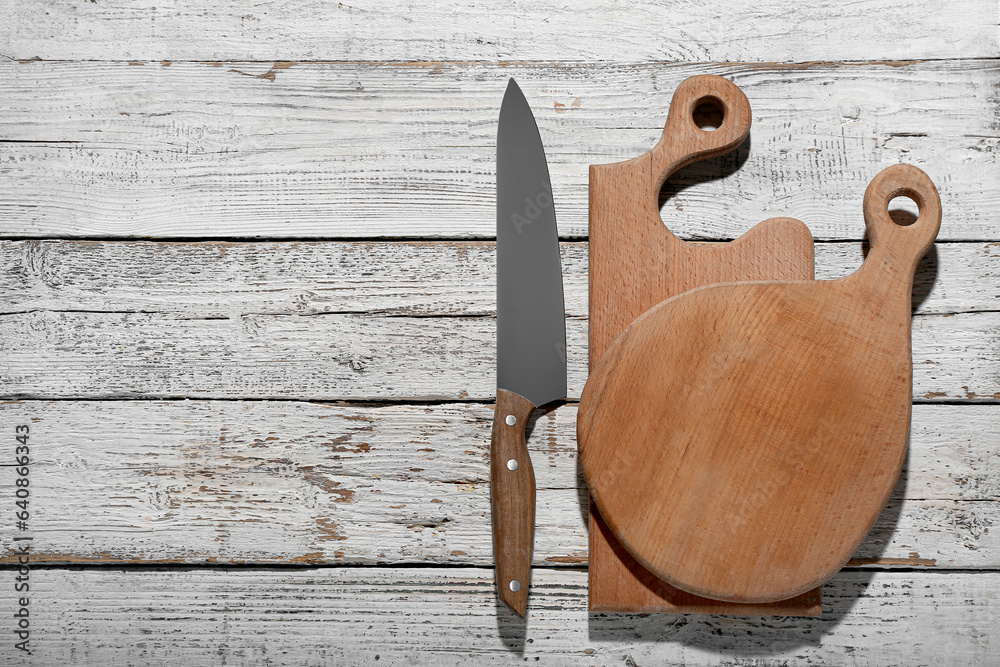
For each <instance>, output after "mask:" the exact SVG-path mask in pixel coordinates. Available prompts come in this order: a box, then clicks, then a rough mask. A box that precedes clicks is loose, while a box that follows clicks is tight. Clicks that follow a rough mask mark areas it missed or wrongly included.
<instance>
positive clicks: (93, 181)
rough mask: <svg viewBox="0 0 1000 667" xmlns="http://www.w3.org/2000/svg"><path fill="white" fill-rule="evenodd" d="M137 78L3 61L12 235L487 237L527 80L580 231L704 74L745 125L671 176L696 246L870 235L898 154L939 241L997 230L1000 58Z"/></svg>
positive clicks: (2, 150)
mask: <svg viewBox="0 0 1000 667" xmlns="http://www.w3.org/2000/svg"><path fill="white" fill-rule="evenodd" d="M86 4H91V3H86ZM102 4H103V3H102ZM866 4H867V3H866ZM856 6H857V5H856V4H855V5H851V7H856ZM19 11H27V10H24V9H21V10H19ZM943 14H945V13H944V12H935V16H937V17H940V16H942V15H943ZM564 29H565V27H561V28H560V30H564ZM720 34H721V33H720ZM814 38H815V37H814V36H812V37H810V39H814ZM575 39H578V38H575ZM774 41H775V43H780V42H781V40H780V39H774ZM581 43H582V42H581ZM850 43H860V40H859V39H857V36H855V37H852V39H851V40H850ZM966 55H968V54H966ZM137 65H139V66H133V65H131V64H129V63H127V62H114V63H106V62H79V61H74V62H26V63H19V62H5V63H2V64H0V81H3V84H4V88H3V93H4V113H3V114H0V236H31V237H46V236H60V237H72V236H90V237H95V236H96V237H105V236H107V237H174V238H176V237H207V238H231V237H260V238H278V237H301V238H309V237H312V238H339V237H379V236H397V237H398V236H405V237H422V238H432V237H433V238H473V237H475V238H490V237H493V236H494V231H495V230H494V227H495V212H494V209H493V206H494V187H495V186H494V180H495V179H494V164H493V163H494V157H495V141H496V139H495V132H496V116H497V110H498V107H499V103H500V99H501V97H502V93H503V89H504V86H505V85H506V81H507V79H508V77H511V76H514V77H516V78H517V80H518V82H519V83H520V85H521V87H522V88H523V90H524V91H525V94H526V95H527V98H528V100H529V102H530V103H531V105H532V108H533V110H534V112H535V115H536V119H537V121H538V125H539V131H540V133H541V137H542V140H543V143H544V145H545V148H546V152H547V156H548V160H549V168H550V172H551V176H552V185H553V192H554V197H555V201H556V205H557V209H558V224H559V231H560V233H561V234H562V235H563V236H564V237H583V236H585V235H586V233H587V167H588V165H589V164H594V163H605V162H614V161H618V160H622V159H627V158H631V157H634V156H637V155H639V154H641V153H643V152H645V151H646V150H648V149H649V148H650V147H651V146H653V145H654V144H655V142H656V140H657V139H658V138H659V136H660V133H661V130H662V127H663V123H664V121H665V119H666V111H667V105H668V103H669V100H670V96H671V94H672V93H673V90H674V88H675V87H676V86H677V84H678V83H679V82H680V81H681V80H683V79H684V78H686V77H689V76H692V75H695V74H703V73H715V74H721V75H723V76H726V77H728V78H731V79H732V80H733V81H734V82H735V83H736V84H738V85H739V86H741V87H742V88H743V90H744V91H745V92H746V94H747V96H748V98H749V99H750V103H751V105H752V107H753V128H752V130H751V135H750V140H749V141H750V143H749V146H748V145H747V144H744V146H743V147H742V148H741V149H740V150H739V151H738V152H737V153H736V154H730V155H729V156H723V157H722V158H718V159H715V160H711V161H708V162H706V163H703V164H701V165H695V166H692V167H690V168H688V169H685V170H682V171H681V172H680V173H678V174H677V176H676V177H675V178H674V179H673V180H672V185H670V186H669V187H668V189H667V193H668V194H670V195H671V196H670V197H669V198H667V199H666V203H665V204H664V207H663V209H662V215H663V217H664V219H665V221H666V222H667V224H668V226H670V228H671V229H672V230H673V231H675V232H676V233H677V234H679V235H681V236H682V237H684V238H689V239H690V238H696V239H697V238H700V239H725V238H733V237H736V236H738V235H740V234H741V233H743V232H745V231H746V230H747V229H749V228H750V227H751V226H752V225H753V224H755V223H757V222H760V221H761V220H763V219H765V218H768V217H773V216H777V215H788V216H792V217H796V218H800V219H801V220H802V221H804V222H805V223H806V224H807V225H809V228H810V230H811V231H812V233H813V235H814V236H815V237H816V238H819V239H855V240H860V239H861V238H862V235H863V233H864V224H863V222H862V218H861V198H862V195H863V193H864V190H865V187H866V186H867V185H868V182H869V180H870V179H871V178H873V177H874V176H875V174H876V173H878V172H879V171H880V170H881V169H882V168H884V167H886V166H888V165H890V164H895V163H897V162H908V163H911V164H915V165H917V166H919V167H921V168H923V169H924V170H926V171H927V172H928V173H929V174H930V176H931V177H932V179H934V181H935V183H936V184H937V187H938V188H939V190H940V192H941V197H942V201H943V207H944V222H943V224H942V227H941V233H940V235H939V237H938V238H939V240H942V241H947V240H992V239H994V238H996V229H997V227H998V224H1000V218H998V214H997V210H998V209H1000V164H998V162H997V150H998V142H1000V136H998V133H997V129H996V128H997V125H998V123H1000V110H998V106H997V104H996V97H997V93H996V91H997V89H998V86H1000V68H998V66H997V61H996V60H932V61H926V62H913V63H897V62H893V63H867V62H866V63H857V64H846V63H841V62H833V63H813V64H793V65H775V64H767V63H761V64H668V63H660V62H627V63H606V62H597V63H567V62H556V63H551V64H547V63H524V62H516V63H479V62H454V63H452V62H440V63H426V62H419V63H398V62H393V63H353V62H336V63H310V62H303V63H298V64H296V63H292V62H278V63H272V62H263V63H262V62H201V63H199V62H195V63H191V62H174V63H172V64H169V66H166V64H161V63H158V62H141V63H137Z"/></svg>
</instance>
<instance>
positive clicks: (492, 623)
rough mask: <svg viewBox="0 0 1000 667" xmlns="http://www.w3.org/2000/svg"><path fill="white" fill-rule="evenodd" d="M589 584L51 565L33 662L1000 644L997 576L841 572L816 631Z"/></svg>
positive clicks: (575, 657)
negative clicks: (614, 602)
mask: <svg viewBox="0 0 1000 667" xmlns="http://www.w3.org/2000/svg"><path fill="white" fill-rule="evenodd" d="M9 574H10V576H11V578H12V577H13V573H9ZM586 576H587V575H586V573H585V572H581V571H578V570H549V569H541V570H536V571H535V572H534V574H533V578H532V579H533V581H532V583H533V585H532V594H531V599H530V602H529V611H528V620H527V622H523V621H518V620H516V619H515V617H513V615H512V614H510V612H507V611H505V610H504V609H503V608H501V607H498V603H497V601H496V593H495V591H494V590H493V587H494V584H493V572H492V570H490V569H478V568H405V569H399V568H324V569H302V570H300V569H279V570H268V569H252V570H243V569H237V570H232V569H224V570H223V569H216V568H202V569H160V568H142V569H126V570H122V569H119V568H108V569H104V568H102V569H96V570H79V569H71V570H63V569H51V570H48V569H47V570H45V571H43V572H38V571H36V572H32V573H31V599H30V603H29V604H30V607H29V609H30V614H31V616H30V627H31V632H32V634H31V641H30V647H31V649H32V651H33V654H34V657H33V659H32V662H38V661H43V662H45V664H58V663H65V664H104V665H110V664H129V665H163V664H184V665H190V666H191V667H200V666H208V665H219V664H233V663H238V664H245V665H270V664H275V663H281V664H324V665H325V664H333V665H373V664H389V665H394V664H433V665H443V666H447V665H501V664H503V665H506V664H524V663H525V662H527V663H528V664H533V663H535V662H536V661H537V662H539V664H544V665H580V664H584V665H623V664H624V665H665V664H672V665H674V664H679V665H723V664H726V665H730V664H734V662H733V660H734V659H735V660H737V661H738V662H739V664H754V665H779V664H782V665H783V664H793V663H794V664H802V665H830V664H843V663H844V662H845V659H846V660H847V661H854V662H857V663H858V664H865V665H899V664H921V665H925V664H926V665H933V664H963V665H985V664H995V657H996V651H997V646H998V644H1000V632H998V628H1000V602H998V600H997V597H996V595H995V591H996V589H997V586H1000V574H998V573H995V572H990V573H954V574H949V575H947V576H942V575H940V574H934V573H928V572H843V573H841V574H839V575H837V577H836V578H834V579H833V581H831V582H830V583H829V584H827V585H826V586H824V588H823V617H822V618H808V619H807V618H783V617H777V618H774V617H771V618H760V617H757V618H730V617H724V616H677V615H658V614H653V615H638V616H637V615H629V614H588V613H587V593H586V584H587V580H586ZM0 591H2V592H0V612H2V613H3V615H4V616H5V617H6V618H8V619H9V618H11V615H12V614H13V613H14V611H15V610H16V609H17V607H16V603H17V600H16V597H15V596H16V593H15V592H14V587H13V586H3V587H2V589H0ZM13 645H14V640H13V639H10V640H9V641H7V642H4V644H3V645H2V646H0V656H2V658H3V659H4V660H5V661H7V662H11V663H13V661H15V660H18V661H20V660H22V659H23V658H22V657H20V656H18V652H17V650H16V649H15V648H14V646H13Z"/></svg>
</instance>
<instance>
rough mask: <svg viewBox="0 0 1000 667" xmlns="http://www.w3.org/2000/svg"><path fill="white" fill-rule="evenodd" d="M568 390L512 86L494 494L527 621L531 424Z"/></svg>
mask: <svg viewBox="0 0 1000 667" xmlns="http://www.w3.org/2000/svg"><path fill="white" fill-rule="evenodd" d="M565 396H566V315H565V310H564V306H563V285H562V265H561V263H560V260H559V237H558V233H557V230H556V216H555V206H554V204H553V201H552V186H551V183H550V181H549V168H548V165H547V163H546V161H545V150H544V148H543V147H542V141H541V138H540V137H539V135H538V127H537V126H536V125H535V118H534V116H533V115H532V113H531V108H530V107H529V106H528V101H527V100H526V99H525V98H524V94H523V93H522V92H521V89H520V88H519V87H518V85H517V82H515V81H514V79H510V80H509V81H508V82H507V90H506V92H505V93H504V97H503V103H502V104H501V106H500V120H499V123H498V128H497V403H496V408H495V411H494V414H493V432H492V436H491V442H490V497H491V504H492V510H493V553H494V558H495V559H496V576H497V594H498V596H499V598H500V600H501V601H502V602H503V603H504V604H506V605H507V606H508V607H509V608H510V609H511V610H512V611H514V612H515V613H516V614H518V615H519V616H521V617H524V615H525V613H526V611H527V605H528V586H529V583H530V581H529V580H530V577H531V553H532V549H533V545H534V536H535V474H534V470H533V468H532V466H531V459H530V457H529V456H528V448H527V444H526V442H525V427H526V426H527V423H528V418H529V417H530V416H531V413H532V411H533V410H534V409H535V407H537V406H540V405H543V404H545V403H549V402H551V401H554V400H557V399H560V398H563V397H565Z"/></svg>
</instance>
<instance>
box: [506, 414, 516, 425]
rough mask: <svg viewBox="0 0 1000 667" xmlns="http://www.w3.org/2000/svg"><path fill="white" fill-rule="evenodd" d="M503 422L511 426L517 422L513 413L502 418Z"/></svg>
mask: <svg viewBox="0 0 1000 667" xmlns="http://www.w3.org/2000/svg"><path fill="white" fill-rule="evenodd" d="M504 422H505V423H506V424H507V426H513V425H514V424H516V423H517V417H515V416H514V415H507V419H504Z"/></svg>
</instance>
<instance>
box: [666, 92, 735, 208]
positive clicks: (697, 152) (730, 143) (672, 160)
mask: <svg viewBox="0 0 1000 667" xmlns="http://www.w3.org/2000/svg"><path fill="white" fill-rule="evenodd" d="M703 104H710V105H713V106H715V107H717V108H718V109H719V110H720V111H721V112H722V124H721V125H720V126H719V127H718V128H716V129H715V130H703V129H701V128H700V127H698V124H697V123H695V119H694V113H695V110H696V109H697V108H698V107H699V106H701V105H703ZM749 134H750V101H749V100H747V96H746V95H744V94H743V91H742V90H740V89H739V87H738V86H737V85H736V84H734V83H733V82H732V81H729V80H728V79H724V78H722V77H721V76H716V75H714V74H701V75H699V76H692V77H690V78H688V79H685V80H684V81H682V82H681V84H680V85H679V86H677V90H675V91H674V96H673V98H671V100H670V111H669V113H668V114H667V122H666V125H664V127H663V134H662V135H660V140H659V142H658V143H657V144H656V146H655V147H654V148H653V150H652V151H650V152H651V154H652V171H653V173H654V174H658V175H657V178H656V180H655V181H653V185H654V190H653V192H652V193H651V194H652V196H653V197H659V194H660V188H662V187H663V183H664V182H665V181H666V180H667V178H668V177H669V176H670V175H671V174H672V173H674V172H675V171H677V170H678V169H680V168H681V167H683V166H685V165H688V164H691V163H692V162H698V161H699V160H705V159H708V158H711V157H716V156H718V155H724V154H725V153H728V152H729V151H731V150H733V149H734V148H736V147H737V146H739V145H740V144H741V143H743V141H744V140H745V139H746V138H747V136H748V135H749Z"/></svg>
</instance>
